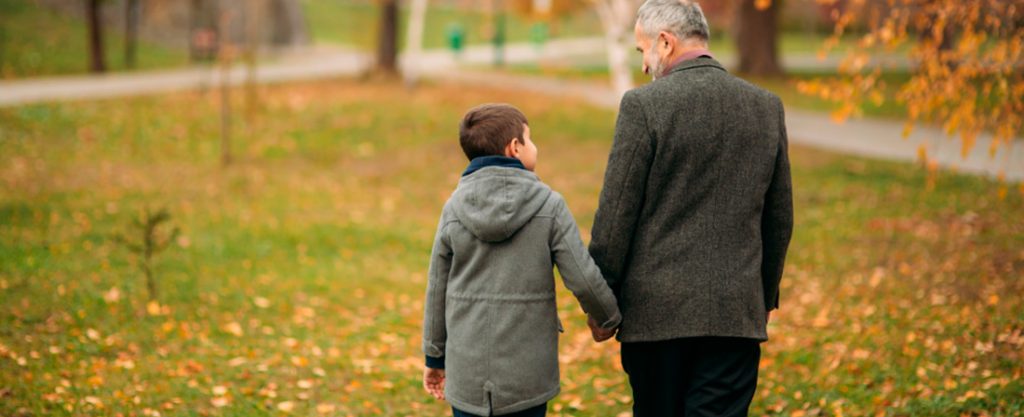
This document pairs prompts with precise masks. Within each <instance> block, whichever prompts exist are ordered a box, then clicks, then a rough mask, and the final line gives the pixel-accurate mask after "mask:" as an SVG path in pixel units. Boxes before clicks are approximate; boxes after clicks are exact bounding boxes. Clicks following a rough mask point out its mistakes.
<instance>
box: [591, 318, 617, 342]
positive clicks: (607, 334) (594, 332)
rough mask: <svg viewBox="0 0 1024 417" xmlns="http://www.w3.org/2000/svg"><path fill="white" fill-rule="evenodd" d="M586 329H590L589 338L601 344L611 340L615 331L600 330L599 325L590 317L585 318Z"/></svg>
mask: <svg viewBox="0 0 1024 417" xmlns="http://www.w3.org/2000/svg"><path fill="white" fill-rule="evenodd" d="M587 327H590V336H591V337H593V338H594V341H595V342H597V343H601V342H603V341H605V340H608V339H611V338H612V336H615V331H616V329H602V328H601V325H600V324H599V323H598V322H596V321H594V319H593V318H592V317H590V316H587Z"/></svg>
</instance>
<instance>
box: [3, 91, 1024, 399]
mask: <svg viewBox="0 0 1024 417" xmlns="http://www.w3.org/2000/svg"><path fill="white" fill-rule="evenodd" d="M242 96H243V95H242V94H241V92H238V94H237V95H236V97H239V98H240V97H242ZM260 98H261V104H260V105H259V106H258V107H257V108H255V109H254V110H252V111H251V112H250V113H249V114H248V115H245V116H241V115H240V116H239V118H238V119H236V121H235V134H234V143H233V146H234V151H235V162H234V163H233V164H231V165H230V166H227V167H222V166H220V164H219V155H220V147H219V146H220V138H219V124H218V122H219V118H218V115H217V113H216V110H217V109H218V108H219V107H218V101H217V97H216V95H215V94H207V93H203V92H190V93H179V94H172V95H167V96H162V97H151V98H138V99H126V100H116V101H101V102H82V103H73V104H53V105H32V106H25V107H17V108H9V109H2V110H0V178H2V182H0V415H4V416H22V415H24V416H40V415H125V416H131V415H139V416H142V415H148V416H156V415H162V416H169V415H246V416H248V415H325V416H350V415H351V416H372V415H387V416H406V415H411V416H419V415H443V414H444V413H446V412H447V411H446V410H447V408H446V407H445V405H444V404H441V403H438V402H435V401H433V400H431V399H430V398H429V397H428V396H427V395H426V394H425V393H424V392H423V391H422V388H421V387H420V375H421V369H422V360H423V359H422V355H421V353H420V350H419V337H420V320H421V314H422V295H423V291H424V286H425V271H426V267H427V259H428V252H429V247H430V241H431V239H432V236H433V233H434V227H435V226H436V221H437V216H438V214H439V212H440V209H441V206H442V204H443V202H444V201H445V199H446V197H447V196H448V194H449V193H450V192H451V190H452V188H453V187H454V185H455V183H456V181H457V179H458V176H459V173H460V171H461V170H462V168H463V167H464V164H465V160H464V158H463V156H461V154H460V152H459V148H458V145H457V143H456V124H457V120H458V119H459V117H460V116H461V114H462V112H463V111H464V110H465V109H467V108H468V107H470V106H472V105H474V104H476V103H479V102H486V101H508V102H512V103H515V104H517V105H519V106H520V107H522V108H523V110H524V111H525V112H526V113H527V115H528V116H530V118H531V125H532V127H533V132H534V140H535V141H536V143H537V144H538V146H539V148H540V160H539V164H538V173H539V175H540V176H541V177H542V178H543V179H544V180H545V181H546V182H548V183H549V184H550V185H552V186H553V187H554V188H555V189H557V190H558V191H560V192H562V193H563V194H564V195H565V196H566V199H567V201H568V203H569V206H570V208H571V209H572V210H573V212H574V213H575V214H576V216H577V219H578V221H579V223H580V225H581V227H582V228H583V233H584V237H585V238H589V230H588V226H589V225H590V224H591V223H592V221H593V213H594V210H595V208H596V201H597V195H598V193H599V191H600V186H601V179H602V174H603V168H604V164H605V160H606V158H607V152H608V149H609V147H610V141H611V132H612V129H613V125H614V114H613V113H612V112H608V111H605V110H599V109H594V108H591V107H588V106H585V105H582V104H579V103H574V102H569V101H559V100H554V101H552V100H549V99H547V98H538V97H533V96H529V95H525V94H520V93H517V92H510V91H489V90H471V89H466V88H465V87H455V86H437V85H428V86H424V87H422V88H420V89H417V90H415V91H408V90H405V89H403V88H401V87H397V86H390V85H363V84H357V83H354V82H351V81H346V80H334V81H328V82H320V83H316V84H302V85H290V86H278V87H272V88H268V89H265V90H262V91H261V92H260ZM237 107H238V108H242V107H243V106H241V103H238V106H237ZM791 154H792V160H793V164H794V184H795V188H796V196H795V199H796V201H795V205H796V215H797V226H796V232H795V237H794V242H793V246H792V249H791V252H790V257H789V264H788V265H787V270H786V276H785V278H784V281H783V290H782V309H781V310H780V311H778V312H777V313H776V314H775V315H774V316H773V323H772V324H771V325H770V330H769V332H770V335H771V341H770V342H768V343H767V344H765V345H764V355H763V361H762V370H761V379H760V384H759V387H758V393H757V396H756V398H755V403H754V405H753V409H752V412H753V414H754V415H765V414H768V415H792V416H800V415H803V416H813V415H822V416H860V415H931V416H950V415H961V414H966V415H992V416H996V415H1003V416H1008V415H1021V414H1024V396H1022V394H1021V393H1022V392H1024V383H1022V382H1021V380H1022V372H1024V370H1022V363H1024V358H1022V354H1021V352H1022V351H1024V325H1022V323H1024V307H1022V303H1021V301H1022V294H1024V282H1022V280H1021V277H1022V271H1024V219H1022V217H1021V213H1022V212H1024V202H1022V198H1021V195H1020V194H1019V193H1014V192H1011V193H1007V194H1006V195H1005V197H1003V198H1000V195H999V194H1000V193H999V192H998V190H999V188H1000V187H999V185H998V184H995V183H992V182H989V181H986V180H982V179H978V178H973V177H962V176H953V175H949V174H944V175H941V176H940V177H939V178H937V180H936V182H935V186H934V188H933V189H931V190H928V189H927V188H928V187H927V186H926V184H927V181H926V179H925V174H923V173H922V171H921V170H920V169H919V168H918V167H915V166H912V165H903V164H894V163H883V162H877V161H869V160H863V159H857V158H851V157H846V156H838V155H833V154H829V153H823V152H819V151H813V150H809V149H805V148H800V147H793V148H792V150H791ZM160 209H166V210H167V212H168V213H169V214H170V220H169V221H168V222H166V223H163V224H161V225H160V226H159V227H158V228H157V233H158V236H157V237H158V238H159V237H160V236H161V234H163V233H169V231H170V230H171V229H173V228H178V229H179V230H180V234H179V235H178V236H177V237H176V238H175V239H174V240H173V241H172V242H170V245H169V246H168V247H167V248H166V249H164V250H163V251H159V252H156V253H155V255H153V258H152V269H153V272H154V278H155V281H156V285H157V288H156V289H157V298H158V299H157V301H152V302H151V301H149V299H148V297H149V295H148V291H147V288H146V282H145V278H144V273H143V270H142V262H141V260H140V259H141V258H140V257H139V256H138V255H137V254H136V253H135V252H133V251H132V250H130V249H129V248H128V244H126V243H125V242H128V243H130V242H137V241H139V239H141V236H142V234H141V232H140V229H139V228H138V227H137V226H136V225H135V224H134V223H133V222H134V221H135V220H136V219H138V218H139V216H141V215H142V214H143V213H145V212H146V210H150V211H151V212H156V211H157V210H160ZM116 236H122V237H123V239H122V240H118V239H116ZM559 300H560V306H559V313H560V315H561V316H562V319H563V321H565V322H566V327H567V331H566V333H565V334H564V335H563V337H562V339H561V346H560V347H561V361H562V385H563V391H562V394H561V395H559V396H558V397H557V399H556V400H555V401H554V402H552V403H551V405H550V411H551V415H555V416H558V415H565V416H569V415H577V416H621V415H628V410H629V409H630V401H631V400H630V398H631V397H630V391H629V388H628V385H627V384H626V380H625V377H624V375H623V373H622V372H621V368H620V366H619V362H618V359H617V357H618V356H617V355H618V346H617V344H615V343H607V344H602V345H596V344H593V342H591V341H590V339H589V334H588V333H587V331H586V327H585V324H584V316H583V315H582V313H581V312H580V310H579V307H578V306H577V305H576V303H575V301H573V299H572V298H571V296H569V295H568V293H567V291H565V290H564V289H561V290H560V296H559Z"/></svg>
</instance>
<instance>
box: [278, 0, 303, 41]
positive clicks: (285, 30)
mask: <svg viewBox="0 0 1024 417" xmlns="http://www.w3.org/2000/svg"><path fill="white" fill-rule="evenodd" d="M271 10H272V11H273V12H272V13H271V15H270V17H271V18H272V19H274V22H273V23H274V24H273V25H272V26H273V31H274V32H273V42H274V44H276V45H288V46H294V45H304V44H306V43H309V31H308V28H307V27H306V15H305V14H304V13H303V11H302V4H301V2H300V1H299V0H273V2H272V4H271Z"/></svg>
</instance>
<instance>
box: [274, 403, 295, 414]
mask: <svg viewBox="0 0 1024 417" xmlns="http://www.w3.org/2000/svg"><path fill="white" fill-rule="evenodd" d="M277 409H278V410H281V411H284V412H286V413H290V412H291V411H292V410H294V409H295V403H293V402H291V401H282V402H279V403H277Z"/></svg>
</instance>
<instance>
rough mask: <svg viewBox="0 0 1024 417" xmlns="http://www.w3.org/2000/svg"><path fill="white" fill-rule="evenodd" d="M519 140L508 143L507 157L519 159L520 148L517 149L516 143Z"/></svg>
mask: <svg viewBox="0 0 1024 417" xmlns="http://www.w3.org/2000/svg"><path fill="white" fill-rule="evenodd" d="M519 141H520V140H519V138H515V139H512V140H510V141H508V144H507V145H505V156H507V157H509V158H519V148H517V147H516V142H519Z"/></svg>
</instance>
